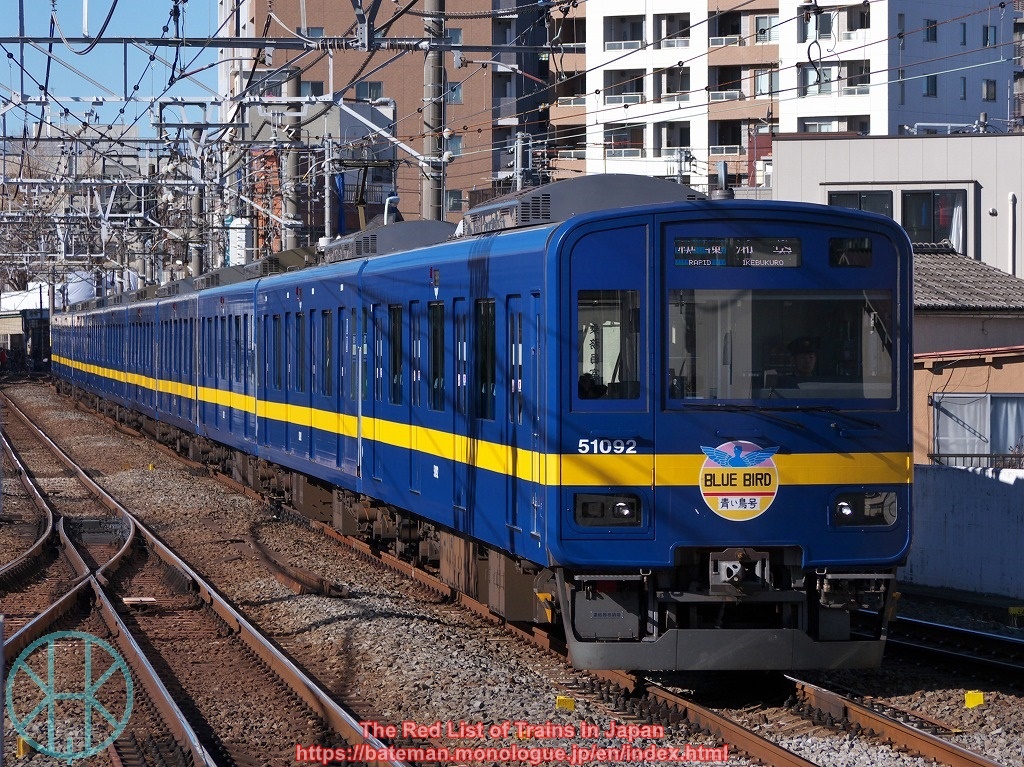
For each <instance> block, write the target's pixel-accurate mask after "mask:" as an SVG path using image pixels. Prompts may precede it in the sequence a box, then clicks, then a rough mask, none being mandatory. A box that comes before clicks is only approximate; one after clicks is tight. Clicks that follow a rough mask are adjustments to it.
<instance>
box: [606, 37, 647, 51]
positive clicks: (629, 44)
mask: <svg viewBox="0 0 1024 767" xmlns="http://www.w3.org/2000/svg"><path fill="white" fill-rule="evenodd" d="M643 44H644V42H643V40H606V41H605V44H604V49H605V50H606V51H632V50H636V49H637V48H639V47H640V46H642V45H643Z"/></svg>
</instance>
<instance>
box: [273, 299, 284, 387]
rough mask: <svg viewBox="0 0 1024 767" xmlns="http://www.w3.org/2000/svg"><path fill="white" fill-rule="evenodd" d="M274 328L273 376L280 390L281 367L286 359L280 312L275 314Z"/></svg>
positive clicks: (275, 385) (275, 384)
mask: <svg viewBox="0 0 1024 767" xmlns="http://www.w3.org/2000/svg"><path fill="white" fill-rule="evenodd" d="M272 329H273V336H272V338H271V343H272V344H273V350H272V354H273V355H274V357H273V359H274V365H273V368H274V369H273V371H272V372H273V376H274V379H273V380H274V388H275V389H278V390H280V389H281V369H282V363H283V362H284V360H283V359H282V353H283V351H284V349H283V348H282V341H283V340H284V339H283V333H282V329H281V315H280V314H275V315H274V316H273V325H272Z"/></svg>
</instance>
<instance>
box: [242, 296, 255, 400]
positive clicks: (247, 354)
mask: <svg viewBox="0 0 1024 767" xmlns="http://www.w3.org/2000/svg"><path fill="white" fill-rule="evenodd" d="M249 328H250V326H249V315H248V314H243V315H242V368H243V369H242V380H243V381H245V382H246V383H247V384H249V383H255V372H254V371H255V368H256V358H255V350H254V349H253V348H252V347H253V346H254V344H252V343H250V341H249ZM247 391H248V389H247Z"/></svg>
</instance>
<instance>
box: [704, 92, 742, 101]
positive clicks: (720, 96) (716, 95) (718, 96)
mask: <svg viewBox="0 0 1024 767" xmlns="http://www.w3.org/2000/svg"><path fill="white" fill-rule="evenodd" d="M741 98H743V91H709V93H708V101H736V100H737V99H741Z"/></svg>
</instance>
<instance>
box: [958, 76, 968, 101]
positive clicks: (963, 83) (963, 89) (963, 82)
mask: <svg viewBox="0 0 1024 767" xmlns="http://www.w3.org/2000/svg"><path fill="white" fill-rule="evenodd" d="M960 100H961V101H967V78H966V77H961V78H960Z"/></svg>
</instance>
